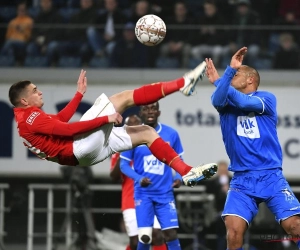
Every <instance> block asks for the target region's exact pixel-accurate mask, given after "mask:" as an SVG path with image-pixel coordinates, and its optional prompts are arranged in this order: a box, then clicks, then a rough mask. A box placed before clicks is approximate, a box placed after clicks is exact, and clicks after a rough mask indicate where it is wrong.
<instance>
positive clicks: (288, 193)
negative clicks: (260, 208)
mask: <svg viewBox="0 0 300 250" xmlns="http://www.w3.org/2000/svg"><path fill="white" fill-rule="evenodd" d="M281 192H282V193H283V194H284V195H285V200H286V201H288V202H290V203H291V202H292V201H293V200H294V199H295V197H294V195H293V193H292V192H291V191H290V190H288V189H287V188H285V189H282V190H281Z"/></svg>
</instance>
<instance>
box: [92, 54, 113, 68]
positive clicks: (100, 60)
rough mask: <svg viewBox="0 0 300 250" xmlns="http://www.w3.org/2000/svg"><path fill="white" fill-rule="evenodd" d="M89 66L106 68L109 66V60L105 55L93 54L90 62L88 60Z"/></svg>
mask: <svg viewBox="0 0 300 250" xmlns="http://www.w3.org/2000/svg"><path fill="white" fill-rule="evenodd" d="M89 66H90V67H91V68H108V66H109V61H108V59H107V58H105V57H97V56H94V57H93V58H92V59H91V60H90V62H89Z"/></svg>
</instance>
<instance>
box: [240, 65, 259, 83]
mask: <svg viewBox="0 0 300 250" xmlns="http://www.w3.org/2000/svg"><path fill="white" fill-rule="evenodd" d="M243 66H244V69H245V72H246V73H247V74H248V76H252V77H254V78H255V81H256V83H257V87H258V86H259V84H260V75H259V73H258V71H257V70H256V69H255V68H252V67H250V66H248V65H243Z"/></svg>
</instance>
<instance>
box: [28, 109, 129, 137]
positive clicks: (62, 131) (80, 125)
mask: <svg viewBox="0 0 300 250" xmlns="http://www.w3.org/2000/svg"><path fill="white" fill-rule="evenodd" d="M35 112H37V111H35ZM37 113H38V115H37V116H36V118H35V119H34V121H33V122H32V123H31V124H28V125H27V127H28V129H29V130H30V131H31V132H34V133H39V134H44V135H48V136H50V135H60V136H74V135H76V134H82V133H85V132H89V131H92V130H94V129H95V128H99V127H101V126H102V125H104V124H107V123H115V124H120V123H121V122H122V119H123V118H122V116H121V115H120V114H119V113H115V114H112V115H109V116H102V117H97V118H95V119H92V120H88V121H80V122H74V123H65V122H61V121H59V120H56V119H53V118H51V117H50V116H49V115H47V114H45V113H39V112H37ZM31 115H32V113H31V114H30V115H29V117H30V116H31Z"/></svg>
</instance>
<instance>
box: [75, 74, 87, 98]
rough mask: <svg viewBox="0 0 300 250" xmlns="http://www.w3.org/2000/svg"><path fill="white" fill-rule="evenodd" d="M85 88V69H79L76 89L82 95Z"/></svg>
mask: <svg viewBox="0 0 300 250" xmlns="http://www.w3.org/2000/svg"><path fill="white" fill-rule="evenodd" d="M86 88H87V78H86V71H85V70H83V69H82V70H81V71H80V75H79V78H78V81H77V91H78V92H79V93H81V94H83V95H84V93H85V92H86Z"/></svg>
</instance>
